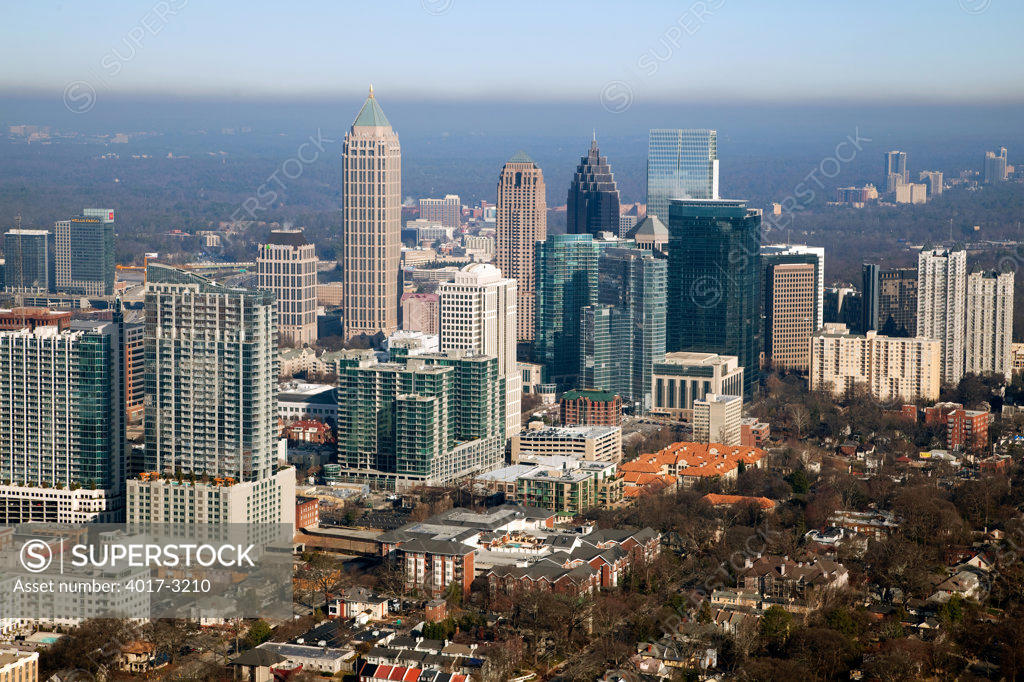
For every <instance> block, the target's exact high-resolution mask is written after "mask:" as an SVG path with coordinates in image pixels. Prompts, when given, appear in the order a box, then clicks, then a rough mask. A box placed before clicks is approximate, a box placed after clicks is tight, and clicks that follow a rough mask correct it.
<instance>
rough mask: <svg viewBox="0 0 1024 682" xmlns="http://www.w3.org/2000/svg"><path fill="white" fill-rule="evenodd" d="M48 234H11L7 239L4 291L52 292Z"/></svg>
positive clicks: (21, 230) (10, 232) (22, 230)
mask: <svg viewBox="0 0 1024 682" xmlns="http://www.w3.org/2000/svg"><path fill="white" fill-rule="evenodd" d="M49 245H50V232H49V230H25V229H20V228H19V229H14V230H9V231H8V232H7V233H6V234H5V235H4V258H5V260H6V263H5V265H4V288H5V289H6V290H7V291H49V290H50V248H49Z"/></svg>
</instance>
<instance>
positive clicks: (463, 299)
mask: <svg viewBox="0 0 1024 682" xmlns="http://www.w3.org/2000/svg"><path fill="white" fill-rule="evenodd" d="M438 294H439V295H440V298H441V352H443V353H446V352H454V351H467V352H471V353H478V354H480V355H487V356H490V357H493V358H496V359H497V361H498V363H497V372H498V379H499V380H500V381H501V382H503V384H504V388H503V393H504V396H505V408H504V414H505V436H506V437H508V438H511V437H512V436H514V435H515V434H517V433H519V428H520V407H521V402H522V377H521V376H520V374H519V367H518V363H517V362H516V302H517V298H518V296H517V294H516V282H515V280H514V279H511V278H508V277H503V276H502V274H501V271H499V270H498V269H497V268H496V267H494V266H493V265H490V264H487V263H472V264H470V265H467V266H465V267H463V268H462V270H460V271H459V272H458V273H456V275H455V280H454V281H453V282H445V283H443V284H441V286H440V288H439V289H438Z"/></svg>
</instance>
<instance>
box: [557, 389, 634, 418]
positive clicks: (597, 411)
mask: <svg viewBox="0 0 1024 682" xmlns="http://www.w3.org/2000/svg"><path fill="white" fill-rule="evenodd" d="M559 413H560V415H561V420H562V426H619V425H620V424H622V398H621V397H619V396H617V395H615V394H614V393H612V392H610V391H601V390H597V389H589V388H585V389H576V390H573V391H566V392H565V394H564V395H562V400H561V402H560V403H559Z"/></svg>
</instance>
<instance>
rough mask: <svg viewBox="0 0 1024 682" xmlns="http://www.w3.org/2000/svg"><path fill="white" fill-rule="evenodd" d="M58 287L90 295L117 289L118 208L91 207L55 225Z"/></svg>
mask: <svg viewBox="0 0 1024 682" xmlns="http://www.w3.org/2000/svg"><path fill="white" fill-rule="evenodd" d="M54 235H55V236H54V272H53V275H54V289H55V290H56V291H63V292H67V293H71V294H84V295H87V296H110V295H112V294H113V293H114V266H115V262H114V210H113V209H110V208H87V209H85V210H83V211H82V217H80V218H71V219H70V220H59V221H57V223H56V225H55V228H54Z"/></svg>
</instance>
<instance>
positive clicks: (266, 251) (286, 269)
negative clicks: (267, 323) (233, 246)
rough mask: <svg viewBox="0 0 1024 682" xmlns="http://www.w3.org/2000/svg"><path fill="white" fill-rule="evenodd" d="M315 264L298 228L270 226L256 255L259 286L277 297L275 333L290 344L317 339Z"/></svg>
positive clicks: (313, 341) (313, 252) (314, 249)
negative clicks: (271, 227)
mask: <svg viewBox="0 0 1024 682" xmlns="http://www.w3.org/2000/svg"><path fill="white" fill-rule="evenodd" d="M316 264H317V259H316V248H315V247H314V246H313V245H312V244H310V243H309V242H308V241H306V237H305V236H304V235H303V234H302V231H301V230H273V231H272V232H271V233H270V237H269V238H268V239H267V242H266V243H265V244H261V245H260V247H259V251H258V252H257V255H256V273H257V277H258V284H259V288H260V289H265V290H266V291H272V292H274V295H275V296H276V297H277V325H278V335H279V337H280V339H281V341H282V342H283V343H286V344H288V345H290V346H297V347H301V346H305V345H312V344H314V343H316V339H317V326H316Z"/></svg>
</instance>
